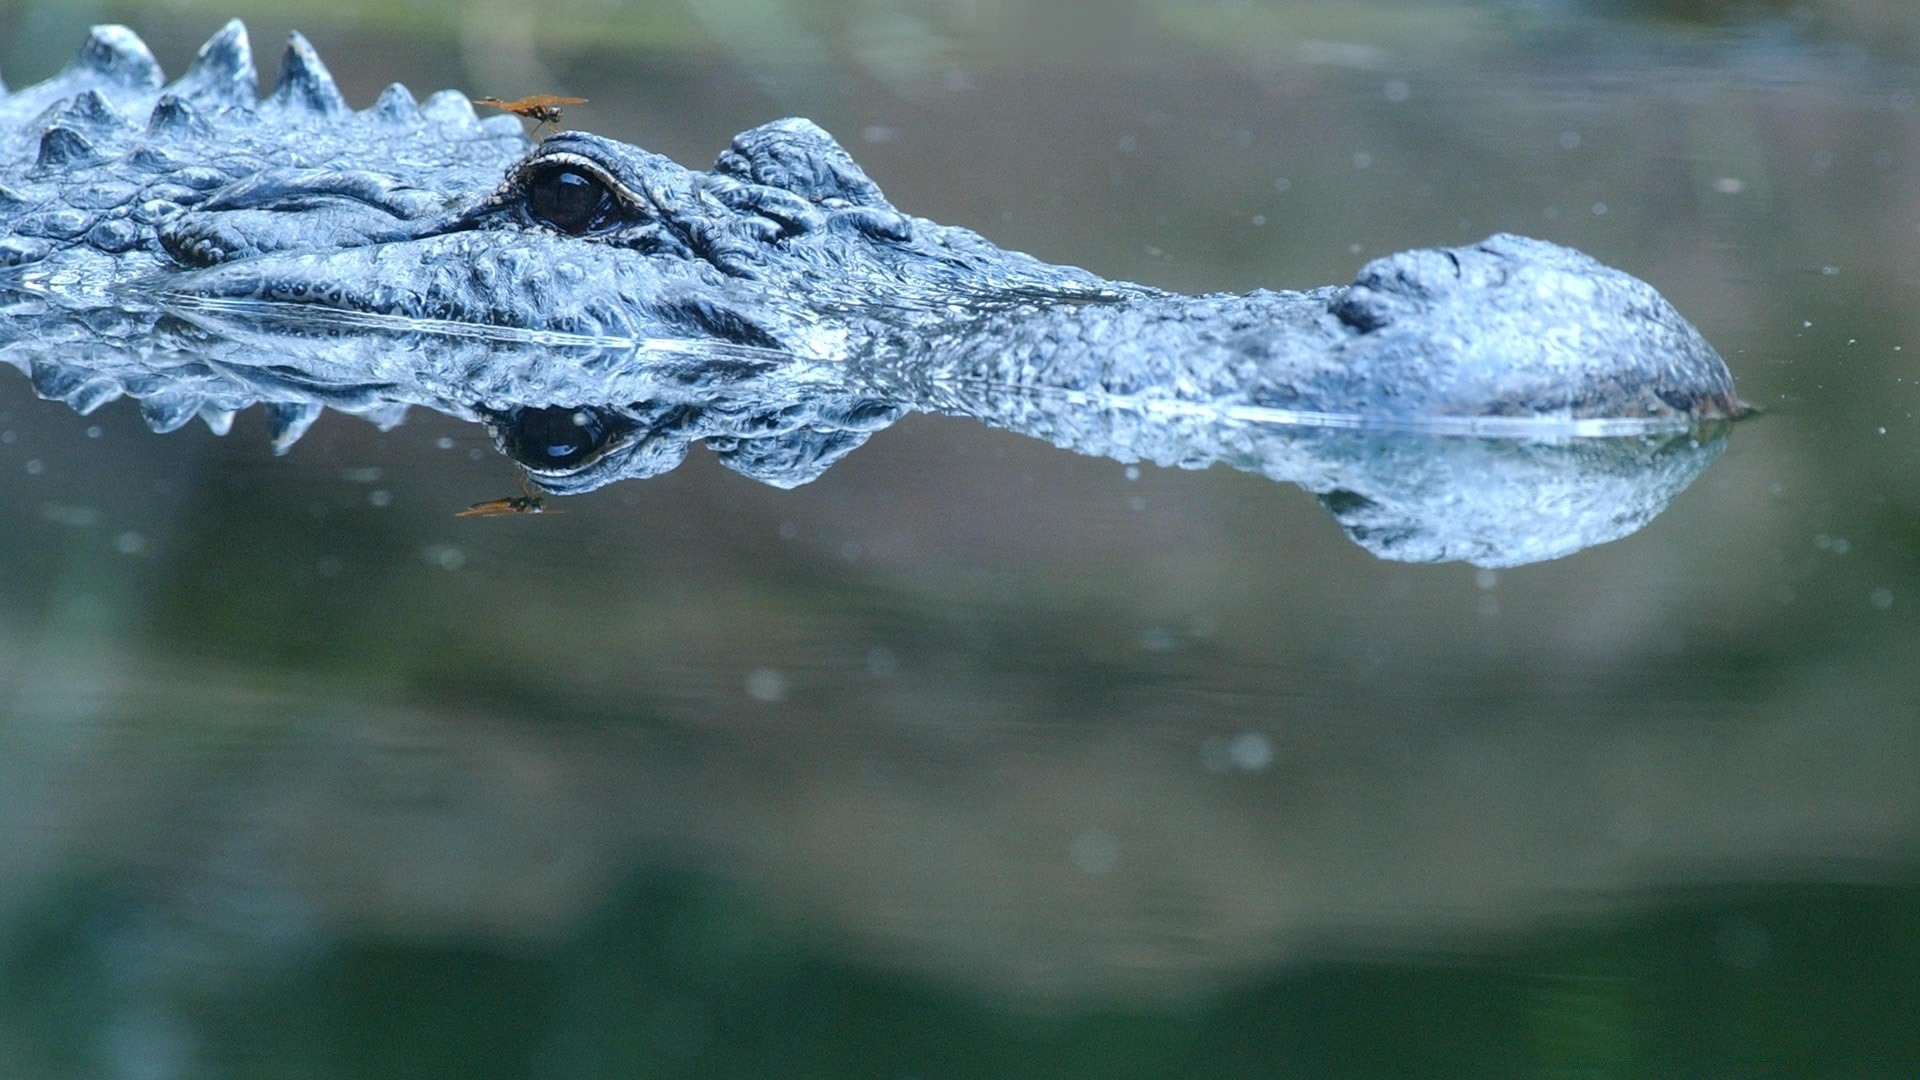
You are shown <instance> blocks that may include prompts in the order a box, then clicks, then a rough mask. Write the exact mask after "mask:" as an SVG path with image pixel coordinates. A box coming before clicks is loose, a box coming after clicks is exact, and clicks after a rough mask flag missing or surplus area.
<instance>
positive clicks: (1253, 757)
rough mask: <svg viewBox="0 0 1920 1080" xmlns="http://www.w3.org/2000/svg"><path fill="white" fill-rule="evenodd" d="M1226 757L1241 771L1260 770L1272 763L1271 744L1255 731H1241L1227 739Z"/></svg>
mask: <svg viewBox="0 0 1920 1080" xmlns="http://www.w3.org/2000/svg"><path fill="white" fill-rule="evenodd" d="M1227 758H1228V760H1230V761H1232V762H1233V767H1234V768H1236V769H1239V770H1240V771H1241V772H1260V771H1261V770H1263V769H1265V768H1266V767H1267V766H1268V765H1271V764H1273V744H1272V743H1271V742H1268V741H1267V737H1266V736H1265V735H1262V734H1260V733H1259V732H1257V731H1243V732H1241V733H1240V734H1238V735H1235V736H1234V737H1233V738H1232V739H1230V740H1228V742H1227Z"/></svg>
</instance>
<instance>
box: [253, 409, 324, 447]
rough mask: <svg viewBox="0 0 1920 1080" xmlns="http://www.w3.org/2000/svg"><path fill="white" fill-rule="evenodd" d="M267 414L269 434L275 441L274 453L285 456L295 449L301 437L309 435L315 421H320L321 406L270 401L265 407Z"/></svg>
mask: <svg viewBox="0 0 1920 1080" xmlns="http://www.w3.org/2000/svg"><path fill="white" fill-rule="evenodd" d="M265 409H266V413H267V434H268V437H269V438H270V439H271V440H272V441H273V452H274V453H276V454H284V453H286V452H287V451H289V450H291V449H293V444H294V443H297V442H299V441H300V436H302V435H305V434H306V433H307V429H308V428H310V427H312V426H313V422H314V421H315V420H318V419H320V410H321V406H320V405H319V403H317V402H312V401H269V402H267V403H266V405H265Z"/></svg>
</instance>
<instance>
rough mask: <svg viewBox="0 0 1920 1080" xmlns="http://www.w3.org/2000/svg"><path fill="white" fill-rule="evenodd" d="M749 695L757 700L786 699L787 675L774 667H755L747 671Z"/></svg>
mask: <svg viewBox="0 0 1920 1080" xmlns="http://www.w3.org/2000/svg"><path fill="white" fill-rule="evenodd" d="M747 696H748V697H750V698H752V699H753V700H755V701H765V702H769V703H771V702H776V701H784V700H786V696H787V677H786V676H785V675H782V674H781V673H780V672H778V671H776V670H774V669H773V668H765V667H763V668H755V669H753V670H752V671H750V672H748V673H747Z"/></svg>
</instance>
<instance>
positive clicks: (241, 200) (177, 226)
mask: <svg viewBox="0 0 1920 1080" xmlns="http://www.w3.org/2000/svg"><path fill="white" fill-rule="evenodd" d="M254 82H255V79H254V71H253V65H252V60H251V57H250V53H249V50H248V46H247V40H246V34H245V31H244V29H243V28H242V27H241V26H240V24H239V23H238V22H234V23H230V24H228V26H227V27H226V28H225V29H224V30H222V31H221V33H220V34H219V35H217V36H216V37H215V38H214V39H213V40H212V41H210V42H209V43H208V44H207V46H206V47H205V48H204V49H203V50H202V52H201V55H200V58H199V59H198V60H197V61H196V63H195V64H194V66H193V68H192V69H191V70H189V71H188V72H187V74H186V75H185V76H183V77H182V78H181V79H180V80H178V81H177V82H175V83H173V84H171V85H167V86H163V85H162V79H161V75H160V72H159V69H158V67H157V66H156V65H155V64H154V63H153V60H152V57H151V56H150V55H149V54H148V53H147V50H146V48H145V46H144V45H142V44H141V43H140V42H139V40H138V39H137V38H136V37H134V36H133V35H132V33H131V32H129V31H126V30H124V29H121V28H111V27H109V28H100V29H97V30H96V31H95V32H94V35H93V37H92V38H91V39H90V41H89V43H88V45H87V47H86V48H85V49H83V50H82V52H81V54H80V56H79V57H77V58H76V59H75V61H74V62H73V63H72V64H70V65H69V66H68V68H67V69H66V70H65V71H63V72H62V73H61V74H60V75H58V76H56V77H55V78H53V79H50V80H48V81H47V82H45V83H42V84H39V85H37V86H32V87H27V88H25V89H22V90H19V91H16V92H14V93H12V94H11V95H7V96H4V97H0V162H4V163H5V164H0V285H4V284H11V285H12V286H13V287H15V288H17V289H25V290H29V291H31V292H33V293H34V294H35V295H38V296H42V297H46V298H48V301H47V302H49V303H52V304H55V305H66V306H85V305H87V304H89V303H95V304H98V303H102V302H104V301H106V300H108V299H111V300H113V301H115V302H118V303H121V304H123V305H124V304H126V303H128V302H129V298H132V299H133V300H135V301H141V300H144V301H147V302H152V303H155V304H158V305H161V306H165V305H166V304H169V303H177V302H205V301H215V302H226V301H234V302H239V301H273V302H277V303H284V304H288V305H294V306H298V307H306V308H312V309H319V308H330V309H343V310H346V311H351V312H358V313H368V314H373V315H379V316H391V317H396V318H404V319H407V320H414V321H419V320H426V321H430V322H431V323H433V324H439V325H446V324H457V325H460V326H472V325H482V326H488V327H511V328H520V329H525V330H533V331H542V332H554V333H565V334H572V335H584V336H588V337H594V338H607V339H613V340H633V339H647V340H661V339H665V340H672V341H679V342H688V343H716V344H722V345H737V346H745V347H750V348H755V349H764V350H769V351H771V352H777V353H782V354H787V355H792V356H797V357H802V358H806V359H809V360H813V361H820V362H828V363H834V364H848V365H855V366H858V367H860V368H862V369H863V370H868V371H877V372H885V373H887V381H888V382H890V384H891V385H892V386H894V387H895V388H896V389H897V390H898V391H899V392H901V393H902V394H904V395H908V396H909V402H908V403H909V404H911V395H914V394H919V395H926V396H938V395H940V394H943V393H948V392H950V391H951V390H952V388H954V387H982V386H985V387H1001V388H1016V389H1019V390H1032V391H1038V392H1065V393H1099V394H1103V395H1119V396H1123V397H1126V398H1129V399H1137V400H1166V401H1177V402H1184V403H1192V404H1200V405H1207V406H1221V407H1250V408H1265V409H1273V410H1281V411H1282V412H1284V413H1287V414H1302V415H1305V416H1307V417H1309V418H1318V417H1328V416H1331V417H1339V418H1347V419H1357V420H1361V421H1373V420H1378V421H1387V422H1395V421H1419V420H1424V419H1430V418H1459V417H1499V418H1542V419H1548V420H1575V421H1578V420H1621V421H1629V422H1635V423H1645V424H1649V425H1652V426H1658V427H1670V428H1684V427H1686V426H1689V425H1692V424H1694V423H1697V422H1700V421H1706V420H1714V419H1721V418H1726V417H1729V416H1734V415H1738V414H1739V413H1740V412H1741V411H1742V410H1743V406H1741V405H1740V404H1739V402H1738V400H1737V399H1736V398H1735V396H1734V393H1733V385H1732V379H1731V376H1730V375H1729V374H1728V372H1727V369H1726V366H1725V364H1724V363H1723V362H1722V361H1721V359H1720V357H1719V356H1718V355H1717V354H1716V353H1715V352H1714V350H1713V349H1712V348H1711V347H1710V346H1709V345H1707V343H1706V342H1705V341H1704V340H1702V339H1701V337H1700V335H1699V334H1698V333H1697V332H1695V331H1694V329H1693V328H1692V327H1691V326H1690V325H1688V323H1687V322H1686V321H1685V320H1684V319H1683V318H1681V317H1680V316H1679V315H1678V314H1677V313H1676V312H1675V311H1674V310H1673V309H1672V308H1671V307H1670V306H1669V305H1668V304H1667V303H1666V302H1665V301H1664V300H1663V299H1662V298H1661V297H1660V296H1659V294H1658V293H1656V292H1655V291H1654V290H1653V289H1652V288H1651V287H1650V286H1648V285H1646V284H1645V283H1643V282H1641V281H1638V280H1637V279H1634V278H1632V277H1629V276H1628V275H1626V274H1623V273H1621V272H1619V271H1616V270H1612V269H1609V268H1607V267H1605V266H1602V265H1601V264H1599V263H1597V262H1595V261H1594V260H1592V259H1590V258H1588V257H1587V256H1584V255H1581V254H1580V253H1578V252H1574V251H1571V250H1568V249H1566V248H1562V247H1558V246H1556V245H1553V244H1549V243H1546V242H1543V241H1538V240H1528V239H1524V238H1521V237H1514V236H1494V237H1491V238H1489V239H1487V240H1485V241H1483V242H1481V243H1479V244H1476V245H1473V246H1470V247H1463V248H1454V249H1435V250H1421V251H1412V252H1407V253H1403V254H1400V255H1395V256H1391V257H1388V258H1385V259H1380V260H1377V261H1375V262H1373V263H1370V264H1368V265H1367V266H1366V267H1365V268H1363V269H1362V270H1361V272H1360V275H1359V277H1358V278H1357V279H1356V280H1355V282H1354V283H1353V284H1351V285H1347V286H1342V287H1329V288H1323V289H1315V290H1311V291H1308V292H1269V291H1264V290H1261V291H1255V292H1252V293H1248V294H1244V295H1229V294H1216V295H1210V296H1200V297H1188V296H1181V295H1177V294H1173V293H1168V292H1164V291H1162V290H1158V289H1154V288H1151V287H1147V286H1143V285H1135V284H1129V283H1124V282H1112V281H1106V280H1103V279H1101V278H1100V277H1098V276H1096V275H1094V274H1091V273H1088V272H1086V271H1084V270H1079V269H1075V268H1071V267H1060V266H1053V265H1049V264H1047V263H1044V262H1041V261H1039V260H1036V259H1033V258H1031V257H1029V256H1026V255H1022V254H1018V253H1014V252H1009V251H1005V250H1003V249H1001V248H999V247H996V246H995V245H993V244H992V243H990V242H988V241H987V240H985V239H984V238H982V237H980V236H979V235H977V234H975V233H973V232H970V231H967V230H965V229H958V228H951V227H946V226H941V225H938V224H935V223H933V222H930V221H927V220H924V219H921V218H915V217H912V216H909V215H907V214H904V213H901V212H900V211H898V210H896V209H895V208H894V207H893V206H892V205H891V204H890V203H888V202H887V200H886V198H885V197H884V196H883V195H882V194H881V192H880V189H879V188H878V186H877V185H875V184H874V183H873V182H872V181H871V180H869V179H868V178H867V177H866V175H865V174H864V173H863V172H861V170H860V168H859V166H857V165H856V164H855V163H854V162H853V160H852V158H851V157H849V156H848V155H847V153H846V152H845V151H844V150H843V149H842V148H841V147H840V146H839V145H838V144H837V143H835V142H834V141H833V140H832V138H831V137H829V136H828V135H827V134H826V133H825V132H823V131H821V130H820V129H819V128H817V127H815V126H814V125H813V124H811V123H809V122H808V121H805V120H798V119H790V120H782V121H776V122H774V123H771V124H767V125H764V126H762V127H758V128H755V129H752V130H750V131H747V132H744V133H742V134H741V135H739V136H737V137H736V138H735V139H734V141H733V145H732V146H731V147H730V148H729V149H728V150H726V151H725V152H723V153H722V154H721V155H720V157H719V160H718V161H717V162H716V164H715V166H714V168H713V169H712V170H711V171H698V170H689V169H686V168H683V167H681V166H680V165H678V164H675V163H674V162H672V161H669V160H667V159H666V158H664V157H661V156H659V155H656V154H652V153H648V152H647V151H645V150H642V149H639V148H637V147H634V146H630V145H627V144H624V143H620V142H616V141H614V140H611V139H606V138H601V137H599V136H595V135H590V134H586V133H580V132H564V133H560V134H556V135H553V136H551V137H549V138H548V139H547V140H546V141H545V142H543V143H541V144H540V145H539V146H537V147H533V148H532V150H531V153H528V149H529V145H530V144H528V143H527V142H526V141H525V139H524V138H523V137H522V136H521V135H520V133H519V128H518V126H517V121H515V120H514V119H513V118H511V117H505V116H502V117H496V118H492V119H490V120H488V121H486V122H481V121H478V120H476V119H475V117H474V115H473V112H472V109H471V107H470V106H469V105H468V104H467V102H466V100H465V99H464V98H463V97H460V96H458V95H452V94H447V93H443V94H440V95H435V96H434V97H433V98H430V99H429V100H428V102H427V103H426V104H425V106H417V105H415V104H414V102H413V99H412V97H411V95H409V94H408V93H407V92H406V90H405V89H404V88H402V87H399V86H395V87H392V88H390V89H389V90H388V91H387V92H386V94H384V95H383V96H382V97H381V99H380V101H379V102H378V103H377V104H376V105H374V106H373V107H372V108H370V109H367V110H365V111H363V112H357V113H356V112H353V111H351V110H349V109H348V108H347V107H346V104H345V102H344V101H343V100H342V99H341V96H340V93H339V91H338V89H337V88H336V87H335V86H334V84H333V81H332V79H331V78H330V77H329V76H328V74H327V72H326V69H325V68H324V66H322V65H321V63H320V61H319V59H318V57H316V56H315V55H314V54H313V52H312V50H311V48H310V47H308V46H307V44H306V42H305V41H304V40H303V39H301V38H299V37H298V36H297V35H296V36H295V37H294V39H293V41H292V44H291V45H290V46H289V49H288V52H287V58H286V60H285V62H284V63H283V66H282V70H281V74H280V78H279V81H278V83H277V84H276V88H275V89H274V91H273V92H272V93H271V94H270V95H269V96H268V97H266V98H265V99H259V100H256V96H255V91H254ZM417 324H418V323H417V322H416V325H417ZM484 375H485V373H484V372H480V373H478V377H476V379H475V383H476V385H481V384H485V383H486V381H487V380H486V379H485V378H484ZM125 389H129V390H133V389H134V388H132V387H125ZM490 404H493V405H501V404H505V403H499V402H489V401H488V400H487V399H486V398H485V397H484V396H483V395H476V397H475V398H474V399H473V400H471V401H469V402H467V405H468V406H470V407H476V408H478V407H486V406H488V405H490Z"/></svg>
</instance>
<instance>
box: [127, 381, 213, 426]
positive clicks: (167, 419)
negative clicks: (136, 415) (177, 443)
mask: <svg viewBox="0 0 1920 1080" xmlns="http://www.w3.org/2000/svg"><path fill="white" fill-rule="evenodd" d="M203 400H204V399H202V398H201V397H200V395H199V394H196V393H194V392H193V391H191V390H162V391H160V392H158V393H155V394H153V395H151V396H150V397H145V398H142V399H140V419H142V420H145V421H146V422H147V426H148V427H149V428H152V429H153V431H154V432H155V434H159V435H165V434H166V433H167V432H169V431H178V430H179V429H180V428H181V427H182V426H184V425H185V424H186V422H187V421H189V420H191V419H193V417H194V414H195V413H198V412H199V411H200V406H201V404H203Z"/></svg>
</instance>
